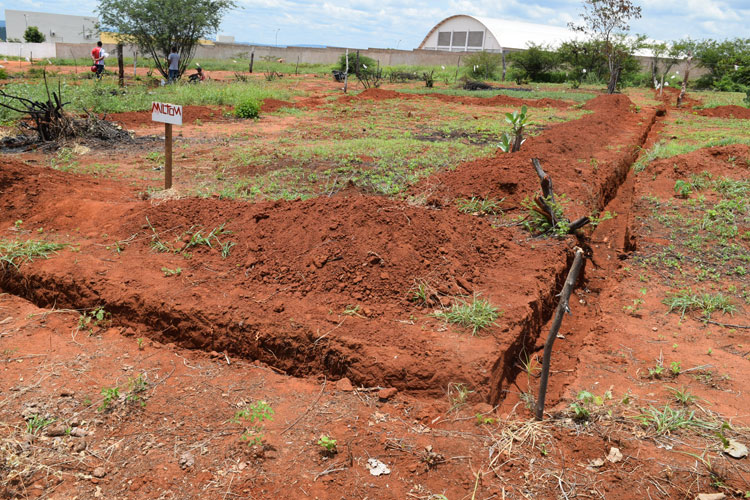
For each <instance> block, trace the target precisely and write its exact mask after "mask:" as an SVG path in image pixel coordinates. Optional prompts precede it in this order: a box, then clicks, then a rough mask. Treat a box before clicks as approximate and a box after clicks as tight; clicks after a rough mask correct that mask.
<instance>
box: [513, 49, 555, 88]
mask: <svg viewBox="0 0 750 500" xmlns="http://www.w3.org/2000/svg"><path fill="white" fill-rule="evenodd" d="M508 58H509V59H510V63H511V66H513V68H515V69H516V70H517V71H518V73H517V74H516V78H517V80H526V79H528V80H531V81H533V82H549V81H550V80H552V70H553V69H555V68H557V66H558V65H559V64H560V57H559V55H558V54H557V52H554V51H552V50H550V48H549V47H545V46H544V45H535V44H533V43H532V44H530V45H529V48H528V49H526V50H523V51H520V52H513V53H512V54H509V56H508Z"/></svg>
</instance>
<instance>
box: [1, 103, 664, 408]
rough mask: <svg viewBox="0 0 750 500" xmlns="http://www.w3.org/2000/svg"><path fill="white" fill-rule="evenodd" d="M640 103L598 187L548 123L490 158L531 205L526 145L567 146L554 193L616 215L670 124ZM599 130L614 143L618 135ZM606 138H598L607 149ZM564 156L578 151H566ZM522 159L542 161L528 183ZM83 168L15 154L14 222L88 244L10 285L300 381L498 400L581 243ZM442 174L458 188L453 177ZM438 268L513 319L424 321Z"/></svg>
mask: <svg viewBox="0 0 750 500" xmlns="http://www.w3.org/2000/svg"><path fill="white" fill-rule="evenodd" d="M625 100H627V99H625ZM602 102H604V103H608V101H606V98H605V99H603V100H602ZM628 102H629V101H628ZM616 105H617V106H619V108H617V109H618V113H625V112H629V111H623V109H625V110H627V109H628V108H627V104H626V103H622V102H617V103H616ZM606 113H607V111H606V110H602V111H596V109H595V111H594V114H593V115H589V116H593V118H592V119H591V121H593V122H595V123H594V125H596V124H597V123H605V122H606V120H610V121H617V120H621V119H622V117H621V116H618V115H615V116H611V117H609V118H607V116H606ZM642 113H643V114H642V116H636V117H632V116H630V115H626V116H625V118H626V119H627V120H630V122H632V123H630V122H628V123H630V126H631V128H630V129H628V134H624V133H623V137H626V139H625V140H624V142H620V143H619V144H622V145H624V146H625V151H620V152H618V153H616V154H615V153H608V155H609V156H608V157H607V159H606V160H605V161H603V162H602V163H601V164H600V165H599V169H598V170H599V171H598V172H597V171H595V175H594V180H593V181H592V182H591V183H586V184H585V185H583V186H582V185H581V182H580V181H578V180H576V179H568V178H567V173H568V172H569V170H570V164H571V163H573V160H574V158H575V157H576V154H577V153H576V152H575V151H574V150H573V151H572V152H571V148H572V147H575V144H573V145H571V144H567V145H562V146H561V145H559V144H556V142H555V143H553V146H550V145H549V143H550V142H551V141H550V137H545V136H546V135H548V134H545V135H542V136H541V137H539V138H535V140H534V141H530V142H531V145H530V147H529V148H528V149H529V151H528V152H527V153H526V154H524V155H521V154H516V155H515V156H514V157H513V160H512V161H511V162H504V160H505V159H504V158H500V159H494V160H492V161H493V162H494V163H493V164H490V163H487V164H485V166H484V167H483V168H495V169H499V170H498V171H497V172H496V174H497V177H498V178H499V179H498V182H496V183H492V185H493V187H492V189H495V190H499V191H497V192H499V193H500V194H504V195H508V196H509V198H510V199H511V200H512V201H516V202H518V201H520V199H522V196H523V195H528V194H531V193H533V191H534V190H535V186H534V185H535V184H536V183H537V182H538V181H537V180H536V179H535V178H534V176H533V170H532V169H531V168H530V163H529V158H530V157H532V156H533V157H539V158H541V159H542V161H543V162H544V161H546V160H547V156H546V155H545V151H547V150H546V149H545V148H551V147H552V148H554V154H552V153H550V154H549V157H554V158H555V159H554V160H550V162H549V164H547V166H548V167H549V168H548V173H550V175H551V176H552V178H553V180H554V181H555V182H556V187H557V190H558V191H559V192H567V193H571V192H572V193H573V194H571V195H570V196H571V198H573V199H576V198H578V199H584V200H585V204H584V205H585V206H584V209H585V210H587V211H590V210H594V209H595V210H602V209H604V207H606V206H607V205H608V204H609V203H610V202H611V201H612V200H613V199H614V198H615V196H616V195H617V192H618V188H619V187H620V185H621V184H622V183H623V182H624V181H625V180H626V178H627V175H628V172H629V169H630V166H631V165H632V163H633V162H634V161H635V159H636V157H637V151H638V150H637V147H638V146H642V145H643V144H644V143H645V141H646V138H647V135H648V133H649V131H650V130H651V127H652V126H653V124H654V123H655V119H656V114H657V111H656V110H651V111H648V112H642ZM581 120H583V122H582V123H585V120H587V118H586V117H584V118H583V119H581ZM581 120H579V121H581ZM597 120H599V121H597ZM627 120H625V121H627ZM636 122H637V123H636ZM576 127H577V125H576V124H575V123H572V124H561V125H559V126H556V127H551V130H557V131H558V134H563V135H564V134H565V133H567V134H573V136H574V135H575V134H577V133H578V131H577V130H576ZM612 130H615V131H616V130H617V125H612ZM602 133H604V134H607V133H608V132H607V131H606V130H604V131H602ZM550 135H552V134H550ZM618 139H619V140H622V137H620V136H618ZM584 140H585V139H584ZM599 142H600V143H601V144H602V146H603V145H605V144H606V145H608V144H609V142H608V140H607V138H602V139H601V140H600V141H599ZM581 147H582V148H583V147H584V145H582V146H581ZM589 147H591V148H593V147H594V146H589ZM604 149H605V148H604V147H599V148H598V149H592V150H591V154H592V157H593V155H594V153H596V154H603V153H601V152H602V151H604ZM583 155H584V157H585V155H586V152H585V151H584V153H583ZM566 157H567V158H569V161H568V162H567V163H566V162H565V161H563V160H561V159H564V158H566ZM488 161H489V160H488ZM513 162H516V164H520V165H522V164H527V167H526V170H528V172H526V171H524V175H523V176H520V177H523V180H522V181H519V173H518V172H517V171H515V170H514V169H513V166H514V163H513ZM470 167H471V164H470V165H469V166H468V167H466V168H470ZM462 168H464V167H461V168H459V169H457V170H456V174H455V175H460V173H461V170H462ZM478 170H479V169H478ZM524 176H525V177H524ZM504 178H509V180H508V181H507V182H506V181H504ZM77 180H80V179H76V178H75V176H70V175H67V174H62V173H59V172H54V171H43V172H40V171H38V170H36V169H33V168H32V167H28V166H25V165H22V164H13V163H7V162H6V163H5V164H3V165H0V189H1V190H2V195H3V197H2V199H4V204H5V205H4V207H3V208H4V211H5V214H6V217H4V218H3V222H5V219H7V220H13V219H15V218H20V217H23V219H24V220H25V221H28V222H29V224H30V225H31V224H32V223H34V224H36V223H38V224H44V225H45V227H50V228H55V230H56V232H57V235H58V237H59V238H60V239H61V240H63V241H67V242H68V243H69V244H78V245H80V247H79V248H80V251H79V252H69V251H64V253H63V254H61V255H59V256H57V257H54V258H52V259H50V260H38V261H35V262H34V263H32V264H24V265H21V266H19V267H18V268H15V267H13V266H6V267H5V269H4V271H3V272H2V275H0V289H2V290H3V291H4V292H6V293H12V294H15V295H18V296H21V297H23V298H25V299H27V300H30V301H32V302H33V303H35V304H36V305H37V306H40V307H57V308H70V309H90V308H94V307H104V309H105V310H106V311H107V312H109V313H110V314H111V318H112V325H116V326H118V327H121V328H122V329H123V331H124V333H126V334H130V335H134V336H135V335H138V336H148V337H150V338H153V339H154V340H158V341H161V342H165V343H167V342H174V343H176V344H179V345H181V346H184V347H188V348H193V349H203V350H213V351H225V352H227V353H228V354H231V355H235V356H241V357H245V358H249V359H257V360H260V361H262V362H264V363H267V364H268V365H271V366H273V367H275V368H277V369H280V370H284V371H285V372H287V373H289V374H290V375H294V376H306V375H310V374H314V373H321V372H322V373H325V374H327V375H328V376H330V377H333V378H339V377H343V376H347V377H349V378H350V379H351V380H352V382H354V383H355V384H361V385H365V386H376V385H380V386H393V387H396V388H399V389H401V390H406V391H410V392H412V393H414V394H422V395H425V396H439V395H442V394H443V393H444V390H445V388H446V387H447V386H448V384H449V383H451V382H453V383H455V382H463V383H467V384H469V385H471V386H472V387H473V388H475V389H476V394H477V395H478V396H479V397H482V398H483V399H485V400H487V401H489V402H491V403H497V402H498V401H500V400H501V399H502V398H503V396H504V391H505V389H506V388H507V387H508V386H509V384H511V383H512V382H513V380H514V379H515V377H516V376H517V375H518V371H519V368H518V367H517V361H518V359H519V355H520V353H521V352H522V351H524V350H525V349H528V348H529V347H530V346H533V345H534V343H535V342H536V340H537V338H538V336H539V335H540V333H541V332H542V329H543V327H544V325H545V323H546V322H547V321H548V320H549V319H550V317H551V315H552V313H553V311H554V308H555V306H556V301H557V298H556V291H557V290H559V288H560V286H561V284H562V281H563V280H564V278H565V275H566V274H567V270H568V266H569V261H570V258H571V252H570V246H569V243H571V242H570V241H567V242H565V241H558V240H533V239H529V238H528V236H527V235H524V234H523V233H522V232H521V231H520V229H518V228H500V229H497V228H493V227H492V224H491V223H489V222H488V221H485V220H483V219H481V218H477V217H472V216H469V215H464V214H458V213H457V212H455V210H453V209H450V208H444V209H441V210H434V209H432V208H430V207H426V208H425V207H410V206H408V205H406V204H404V203H401V202H396V201H394V200H389V199H384V198H376V197H369V196H362V195H359V194H354V195H351V196H341V197H339V198H337V199H330V200H328V199H326V200H308V201H305V202H301V201H295V202H288V203H279V202H277V203H259V204H253V205H245V204H238V203H233V202H224V201H219V200H178V201H173V202H169V203H164V204H163V205H161V206H152V205H150V204H148V203H145V202H137V201H133V200H132V197H131V196H130V193H124V192H123V190H121V189H120V193H119V195H118V194H117V192H118V187H117V186H116V185H115V184H110V183H107V182H105V181H102V182H101V185H100V186H98V188H96V189H94V190H93V191H92V192H93V193H94V194H88V192H89V188H88V186H83V187H76V181H77ZM444 184H445V185H447V186H450V185H451V182H450V179H448V180H447V181H446V182H445V183H444ZM484 184H487V181H486V179H485V181H484ZM519 184H520V185H522V186H523V189H518V188H517V186H518V185H519ZM466 185H468V184H465V185H464V186H463V187H459V188H455V187H454V188H453V189H452V192H447V193H443V194H444V195H446V196H449V197H450V196H454V197H455V196H456V195H458V194H460V193H461V192H462V191H463V190H465V189H471V188H470V187H466ZM511 185H512V186H513V187H512V189H510V188H508V186H511ZM560 186H563V187H562V189H561V188H560ZM503 189H506V190H509V191H508V192H503ZM576 190H577V191H576ZM449 191H450V190H449ZM476 192H477V194H479V193H480V191H479V190H478V189H477V190H476ZM113 193H115V195H114V196H113ZM482 194H483V195H486V194H494V193H487V192H486V190H485V192H483V193H482ZM575 195H580V196H575ZM82 210H86V211H87V212H85V213H88V214H90V215H89V217H88V218H86V219H84V218H85V217H86V215H84V214H83V213H82V212H81V211H82ZM571 210H580V208H578V207H575V208H572V209H571ZM571 215H576V214H571ZM222 221H230V222H229V224H228V226H227V227H228V228H230V229H232V231H233V234H232V236H231V238H234V239H235V240H236V243H237V250H236V251H235V252H233V253H232V255H231V256H230V257H228V258H227V259H221V258H220V257H219V256H218V255H217V254H216V252H215V251H212V249H205V248H202V249H197V248H196V249H194V250H193V252H192V257H191V259H190V260H184V259H183V258H182V257H180V256H179V255H174V254H167V255H165V254H159V253H154V252H153V251H152V248H151V245H152V244H153V243H154V241H156V240H158V241H161V240H162V239H163V240H164V241H167V240H169V241H172V238H173V236H175V235H177V236H178V238H177V240H176V241H182V240H180V239H179V236H180V231H184V230H185V229H186V228H188V227H196V226H200V227H203V228H206V229H209V228H211V227H216V226H218V225H219V224H221V223H222ZM146 222H148V224H145V223H146ZM175 228H178V229H177V230H175ZM103 231H106V233H107V234H108V235H109V236H111V237H112V238H115V239H116V240H118V241H126V240H127V239H128V238H129V237H130V236H131V235H136V236H135V237H133V238H132V239H131V240H129V243H128V244H127V246H126V247H124V249H123V251H122V253H121V254H118V255H114V254H113V252H112V251H111V250H108V249H105V245H103V244H101V243H98V242H97V243H94V240H95V239H96V238H97V237H98V236H100V235H101V234H102V232H103ZM82 236H85V237H84V238H82V240H79V241H76V237H82ZM182 236H183V237H184V233H183V234H182ZM227 237H228V238H229V237H230V236H227ZM66 238H67V239H66ZM183 239H184V238H183ZM118 248H119V245H118ZM180 264H181V265H183V266H185V267H186V272H184V276H183V277H182V278H181V280H180V281H177V280H172V281H170V280H166V279H164V277H163V276H162V275H161V274H162V273H161V272H160V271H159V269H161V268H162V267H168V268H173V267H175V266H177V265H180ZM425 276H428V277H429V279H430V280H431V283H432V284H434V286H435V288H436V289H437V290H440V294H441V295H442V296H444V297H447V296H451V295H459V294H464V295H466V294H472V293H476V292H481V293H482V294H483V295H484V296H487V297H488V298H490V299H491V301H492V302H493V303H496V304H500V306H501V309H502V310H503V312H504V315H503V317H502V319H501V320H499V321H498V327H497V328H496V329H495V330H497V331H496V332H495V333H492V334H490V335H481V336H478V337H472V336H470V335H467V334H465V333H461V332H459V331H455V330H454V329H447V330H446V329H444V328H441V327H440V324H439V322H437V321H436V320H434V319H430V317H429V312H430V310H429V308H425V309H423V310H420V311H419V312H418V317H417V318H416V319H413V318H414V317H415V316H416V314H415V312H414V305H413V304H410V303H409V302H408V300H407V299H406V298H405V292H406V291H407V290H408V289H409V287H410V286H411V285H413V283H414V282H415V280H417V279H420V278H423V277H425ZM350 304H357V305H356V308H351V307H350ZM345 311H348V312H345ZM407 318H409V319H407Z"/></svg>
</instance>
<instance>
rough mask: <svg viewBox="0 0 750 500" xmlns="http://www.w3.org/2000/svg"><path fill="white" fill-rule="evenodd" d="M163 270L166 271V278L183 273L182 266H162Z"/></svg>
mask: <svg viewBox="0 0 750 500" xmlns="http://www.w3.org/2000/svg"><path fill="white" fill-rule="evenodd" d="M161 272H163V273H164V276H165V277H166V278H169V277H170V276H179V275H181V274H182V268H179V267H176V268H174V269H170V268H168V267H162V268H161Z"/></svg>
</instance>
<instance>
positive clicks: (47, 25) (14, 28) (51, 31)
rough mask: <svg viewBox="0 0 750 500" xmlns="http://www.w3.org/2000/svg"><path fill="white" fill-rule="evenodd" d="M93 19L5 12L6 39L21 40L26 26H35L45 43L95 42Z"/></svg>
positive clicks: (95, 20)
mask: <svg viewBox="0 0 750 500" xmlns="http://www.w3.org/2000/svg"><path fill="white" fill-rule="evenodd" d="M97 22H98V20H97V18H95V17H85V16H69V15H65V14H49V13H45V12H29V11H23V10H9V9H6V10H5V24H6V28H7V35H8V38H17V39H19V40H23V33H24V32H25V31H26V27H27V26H36V27H37V28H39V31H41V32H42V33H43V34H44V36H45V37H46V39H45V42H66V43H87V42H96V40H97V37H98V36H99V32H98V31H97V30H96V29H95V26H96V23H97Z"/></svg>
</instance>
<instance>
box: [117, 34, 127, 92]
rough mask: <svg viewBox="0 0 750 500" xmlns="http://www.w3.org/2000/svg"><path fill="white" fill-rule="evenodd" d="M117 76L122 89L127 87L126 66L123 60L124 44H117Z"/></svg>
mask: <svg viewBox="0 0 750 500" xmlns="http://www.w3.org/2000/svg"><path fill="white" fill-rule="evenodd" d="M117 75H118V79H119V83H120V87H124V86H125V64H124V61H123V58H122V43H118V44H117Z"/></svg>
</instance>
